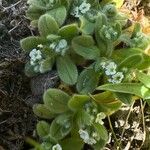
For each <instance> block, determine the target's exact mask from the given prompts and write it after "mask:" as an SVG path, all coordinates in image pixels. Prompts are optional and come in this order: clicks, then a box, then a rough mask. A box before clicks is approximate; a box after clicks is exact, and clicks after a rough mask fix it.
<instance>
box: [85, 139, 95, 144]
mask: <svg viewBox="0 0 150 150" xmlns="http://www.w3.org/2000/svg"><path fill="white" fill-rule="evenodd" d="M84 142H85V143H87V144H89V145H93V144H96V143H97V141H96V140H95V139H94V138H89V139H88V140H85V141H84Z"/></svg>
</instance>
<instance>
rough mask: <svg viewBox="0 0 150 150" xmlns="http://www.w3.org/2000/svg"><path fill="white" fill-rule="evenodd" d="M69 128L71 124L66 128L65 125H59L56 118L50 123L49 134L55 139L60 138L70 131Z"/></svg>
mask: <svg viewBox="0 0 150 150" xmlns="http://www.w3.org/2000/svg"><path fill="white" fill-rule="evenodd" d="M71 128H72V127H71V126H70V127H69V128H66V127H65V125H61V124H59V123H57V118H56V119H55V120H54V121H53V122H52V124H51V127H50V135H51V136H52V137H53V138H54V139H55V140H61V139H63V138H64V137H65V136H66V135H68V134H69V133H70V131H71Z"/></svg>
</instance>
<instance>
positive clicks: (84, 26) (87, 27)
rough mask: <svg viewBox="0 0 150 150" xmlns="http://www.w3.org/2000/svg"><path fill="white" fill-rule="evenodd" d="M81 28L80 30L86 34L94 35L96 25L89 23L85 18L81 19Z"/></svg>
mask: <svg viewBox="0 0 150 150" xmlns="http://www.w3.org/2000/svg"><path fill="white" fill-rule="evenodd" d="M80 21H81V26H80V29H81V31H82V33H84V34H93V32H94V28H95V23H93V22H90V21H88V20H87V19H86V18H85V17H82V16H81V17H80Z"/></svg>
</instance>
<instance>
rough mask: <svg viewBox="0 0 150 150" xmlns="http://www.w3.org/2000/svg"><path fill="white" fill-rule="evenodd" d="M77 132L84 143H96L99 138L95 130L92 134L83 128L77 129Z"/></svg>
mask: <svg viewBox="0 0 150 150" xmlns="http://www.w3.org/2000/svg"><path fill="white" fill-rule="evenodd" d="M79 134H80V138H81V139H83V141H84V143H87V144H89V145H93V144H96V143H97V141H98V140H99V138H100V137H99V135H98V133H97V132H92V134H91V135H90V134H89V133H88V131H87V130H83V129H80V130H79Z"/></svg>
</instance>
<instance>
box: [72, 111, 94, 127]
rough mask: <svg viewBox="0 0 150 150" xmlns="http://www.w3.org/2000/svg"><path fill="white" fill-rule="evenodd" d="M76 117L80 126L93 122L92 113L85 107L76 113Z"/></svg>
mask: <svg viewBox="0 0 150 150" xmlns="http://www.w3.org/2000/svg"><path fill="white" fill-rule="evenodd" d="M75 118H76V122H77V124H78V126H79V128H82V127H83V126H86V125H88V126H90V125H91V124H92V122H91V116H90V114H88V113H87V112H86V111H84V110H83V108H82V109H81V110H79V111H78V112H77V113H76V115H75Z"/></svg>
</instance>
